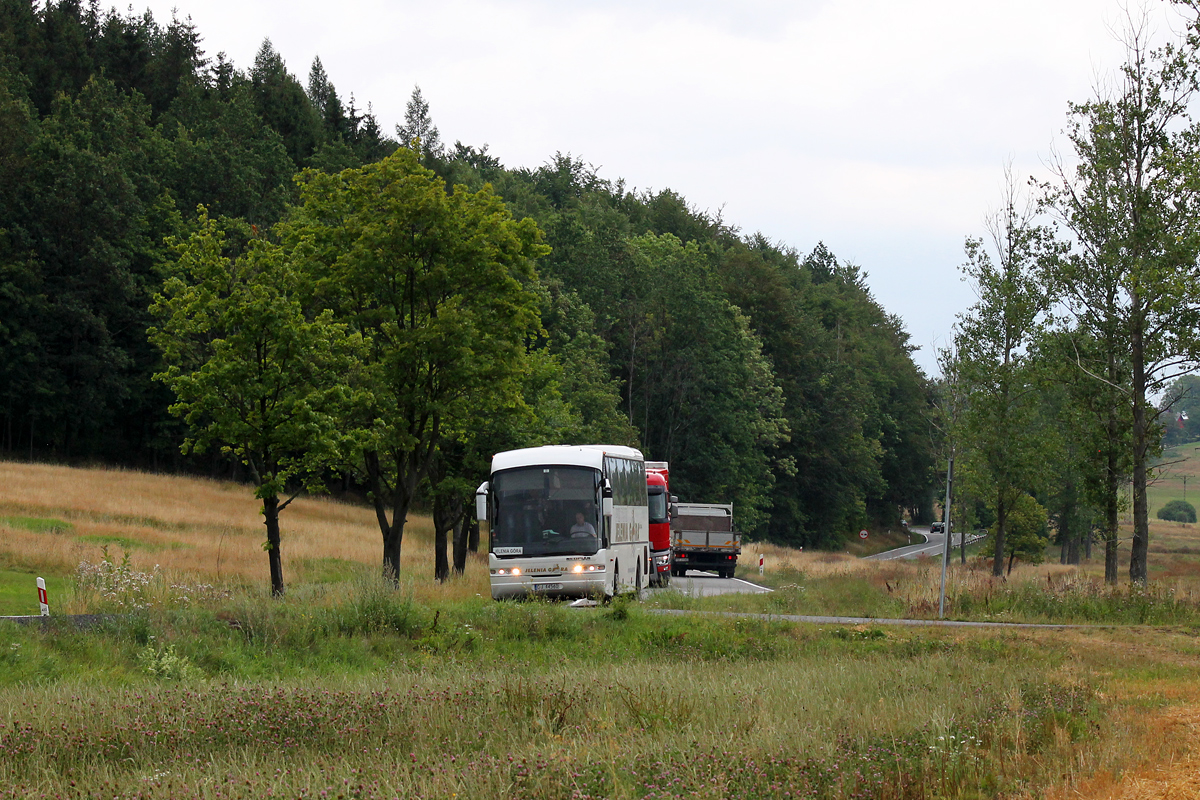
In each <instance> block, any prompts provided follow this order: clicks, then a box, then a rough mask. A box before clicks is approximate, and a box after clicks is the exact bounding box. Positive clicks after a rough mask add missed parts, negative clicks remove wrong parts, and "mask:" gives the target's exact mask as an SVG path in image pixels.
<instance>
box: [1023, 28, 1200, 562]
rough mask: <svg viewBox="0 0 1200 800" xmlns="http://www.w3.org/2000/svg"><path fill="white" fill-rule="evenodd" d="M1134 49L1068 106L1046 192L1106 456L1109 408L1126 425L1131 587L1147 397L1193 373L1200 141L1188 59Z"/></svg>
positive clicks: (1144, 519)
mask: <svg viewBox="0 0 1200 800" xmlns="http://www.w3.org/2000/svg"><path fill="white" fill-rule="evenodd" d="M1146 38H1147V32H1146V31H1145V30H1144V29H1141V28H1138V27H1134V28H1133V29H1132V30H1131V31H1130V32H1129V33H1128V35H1127V42H1126V46H1127V60H1126V63H1125V65H1124V66H1123V67H1122V69H1121V73H1120V81H1119V84H1118V86H1117V88H1116V90H1115V92H1114V93H1112V95H1111V96H1097V97H1096V98H1095V99H1093V100H1091V101H1089V102H1086V103H1083V104H1080V105H1073V106H1072V109H1071V116H1072V120H1071V127H1070V129H1069V136H1070V140H1071V143H1072V145H1073V147H1074V150H1075V156H1076V158H1075V162H1076V163H1075V166H1074V167H1073V168H1071V169H1068V168H1067V167H1066V166H1060V167H1059V169H1058V178H1059V179H1058V182H1057V184H1056V185H1055V186H1053V187H1047V191H1048V197H1047V201H1048V202H1049V203H1050V204H1052V205H1053V207H1054V208H1055V209H1056V210H1057V211H1058V213H1059V215H1060V216H1061V218H1062V220H1063V221H1064V223H1065V225H1066V226H1067V228H1068V229H1069V231H1070V232H1071V234H1072V235H1073V238H1074V244H1075V246H1076V250H1075V252H1074V254H1073V255H1072V257H1070V258H1064V259H1062V260H1061V261H1060V262H1059V265H1058V267H1057V269H1056V273H1055V279H1056V280H1055V283H1056V285H1057V286H1058V287H1059V290H1060V296H1061V298H1062V301H1063V302H1064V303H1065V304H1066V306H1067V307H1068V308H1069V309H1070V310H1071V312H1073V314H1074V316H1075V319H1076V321H1077V323H1078V325H1079V327H1080V328H1081V329H1082V330H1083V331H1084V332H1086V333H1087V334H1088V335H1089V336H1092V337H1094V338H1095V339H1096V340H1097V342H1099V344H1100V349H1101V354H1102V357H1103V358H1104V362H1103V368H1101V369H1096V368H1094V365H1089V364H1087V363H1086V362H1085V361H1084V360H1083V359H1082V358H1080V359H1079V360H1078V361H1077V363H1078V366H1079V367H1080V370H1081V373H1083V374H1086V375H1087V376H1088V377H1089V378H1090V379H1091V380H1094V381H1096V382H1098V383H1099V384H1101V385H1102V386H1103V387H1104V389H1103V391H1105V392H1106V393H1107V394H1108V396H1109V397H1110V399H1111V400H1112V411H1111V412H1110V416H1109V421H1110V430H1111V431H1112V433H1111V434H1110V439H1109V442H1110V446H1111V444H1112V443H1115V442H1116V441H1117V439H1118V433H1117V431H1116V425H1117V423H1118V419H1119V412H1118V404H1124V405H1127V407H1128V408H1129V409H1130V414H1131V417H1132V428H1131V430H1132V441H1131V448H1132V458H1131V461H1132V472H1133V523H1134V524H1133V528H1134V530H1133V544H1132V549H1131V553H1130V563H1129V577H1130V580H1131V581H1133V582H1136V583H1145V582H1146V579H1147V554H1148V548H1149V522H1148V514H1147V510H1148V506H1147V502H1146V482H1147V462H1148V459H1149V458H1150V456H1151V455H1152V454H1153V451H1154V448H1155V447H1156V445H1157V443H1158V441H1159V432H1158V430H1157V424H1156V422H1157V416H1158V413H1159V410H1158V409H1156V408H1155V407H1154V406H1153V405H1152V404H1151V403H1150V397H1151V396H1152V395H1153V394H1154V393H1156V392H1157V391H1159V390H1161V389H1163V388H1165V387H1166V385H1167V384H1168V383H1169V382H1170V381H1172V380H1174V379H1175V378H1176V377H1178V376H1179V375H1180V374H1182V373H1186V372H1188V371H1190V370H1192V369H1193V368H1194V367H1195V366H1196V365H1197V364H1198V363H1200V339H1198V336H1197V331H1198V330H1200V216H1198V214H1200V181H1197V180H1196V172H1195V164H1196V163H1198V160H1200V151H1198V149H1197V147H1198V144H1197V143H1198V142H1200V132H1198V130H1197V127H1196V125H1195V124H1194V123H1193V121H1192V120H1191V118H1190V116H1189V113H1188V103H1189V101H1190V99H1191V98H1192V97H1193V95H1194V92H1195V88H1196V69H1195V63H1194V58H1193V52H1192V49H1191V48H1183V47H1178V46H1175V45H1167V46H1165V47H1164V48H1162V49H1161V50H1157V51H1151V50H1150V49H1149V48H1148V45H1147V43H1146ZM1193 44H1194V43H1193ZM1110 458H1111V459H1112V463H1115V457H1113V456H1110ZM1115 470H1116V468H1115V466H1114V467H1112V468H1111V469H1110V473H1111V474H1114V475H1115ZM1111 509H1112V505H1111V504H1110V506H1109V519H1110V522H1109V525H1110V529H1111V526H1112V513H1111ZM1109 535H1110V537H1111V536H1112V533H1111V530H1110V534H1109ZM1110 541H1111V538H1110Z"/></svg>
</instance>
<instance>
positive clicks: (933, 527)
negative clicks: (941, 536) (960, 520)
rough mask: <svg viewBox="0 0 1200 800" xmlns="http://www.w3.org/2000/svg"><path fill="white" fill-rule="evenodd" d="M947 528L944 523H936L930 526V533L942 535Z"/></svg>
mask: <svg viewBox="0 0 1200 800" xmlns="http://www.w3.org/2000/svg"><path fill="white" fill-rule="evenodd" d="M945 527H946V523H944V522H935V523H933V524H932V525H930V526H929V532H930V533H941V532H942V530H943V529H944V528H945Z"/></svg>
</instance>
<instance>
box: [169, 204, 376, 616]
mask: <svg viewBox="0 0 1200 800" xmlns="http://www.w3.org/2000/svg"><path fill="white" fill-rule="evenodd" d="M248 233H249V231H247V230H237V231H236V235H237V236H236V238H237V239H239V240H240V239H243V238H244V237H245V236H246V235H247V234H248ZM230 238H232V237H229V236H228V235H227V233H226V231H225V230H222V228H221V227H220V226H218V225H217V223H216V222H215V221H213V220H211V219H209V218H208V216H207V214H204V213H202V214H201V217H200V221H199V230H198V231H196V233H194V234H193V235H192V236H191V237H189V238H188V239H187V240H186V241H182V242H176V245H175V246H176V249H177V251H178V255H179V261H178V265H177V268H176V270H175V274H174V275H173V276H172V277H170V278H168V279H167V281H166V283H165V284H164V286H163V290H162V293H161V294H159V295H157V296H156V297H155V299H154V305H153V307H152V309H151V310H152V313H153V314H154V315H155V317H157V319H158V324H157V325H156V326H154V327H152V328H151V329H150V340H151V341H152V342H153V343H154V345H155V346H156V347H158V348H159V350H160V351H161V352H162V357H163V362H164V364H165V368H164V369H163V371H162V372H159V373H157V374H156V375H155V378H156V379H157V380H160V381H162V382H163V383H165V384H166V385H167V386H169V387H170V389H171V391H172V392H174V393H175V396H176V397H177V402H176V403H175V404H173V405H172V406H171V413H173V414H176V415H177V416H179V417H182V418H183V420H184V421H185V422H186V423H187V426H188V429H189V431H190V435H189V437H188V439H187V440H186V441H185V443H184V445H183V448H184V451H185V452H188V451H192V450H195V451H203V450H205V449H207V448H210V447H217V448H220V449H221V450H222V451H223V452H226V453H228V454H230V455H232V456H233V457H235V458H237V459H238V460H239V461H241V462H242V463H243V464H245V465H246V466H247V467H248V468H249V470H250V474H251V476H252V478H253V481H254V485H255V496H256V497H258V498H260V499H261V500H262V504H263V506H262V513H263V521H264V524H265V526H266V529H267V539H266V543H265V544H264V546H263V547H264V549H265V550H266V551H267V555H268V561H269V564H270V570H271V591H272V593H273V594H275V595H280V594H282V593H283V590H284V582H283V562H282V559H281V557H280V529H279V512H280V511H282V510H283V509H284V508H286V507H287V505H288V504H289V503H291V502H292V500H293V499H294V498H295V497H296V494H292V496H291V497H289V498H288V499H287V500H283V501H282V502H280V497H281V495H284V494H285V493H286V492H287V491H288V490H289V489H295V490H297V491H298V490H299V489H301V488H307V489H319V488H320V487H321V476H322V474H323V472H324V471H325V469H326V468H327V467H328V466H329V465H330V464H333V463H336V462H337V461H338V460H339V459H340V458H341V457H342V455H341V452H342V451H341V450H340V447H341V445H342V437H341V436H340V434H339V428H338V421H339V417H338V415H337V413H336V412H337V410H338V408H339V405H340V404H343V403H345V402H346V400H347V392H346V389H345V380H346V374H347V370H348V369H349V367H350V365H351V364H352V363H353V356H354V355H355V349H356V344H357V342H356V338H355V337H353V336H347V335H346V328H345V325H343V324H340V323H336V322H334V321H333V314H332V312H330V311H324V312H321V313H320V314H318V315H317V316H315V317H312V318H310V317H307V316H306V315H305V313H304V309H303V307H302V305H301V302H300V297H299V292H298V286H299V283H298V275H297V273H296V271H295V269H294V268H293V266H292V265H291V264H290V263H289V262H288V261H287V259H286V258H285V257H284V254H283V252H282V250H281V249H280V248H279V247H277V246H275V245H272V244H270V243H268V242H267V241H265V240H263V239H261V238H251V239H249V241H247V242H245V244H244V245H242V246H234V244H233V243H231V241H230ZM239 244H240V243H239Z"/></svg>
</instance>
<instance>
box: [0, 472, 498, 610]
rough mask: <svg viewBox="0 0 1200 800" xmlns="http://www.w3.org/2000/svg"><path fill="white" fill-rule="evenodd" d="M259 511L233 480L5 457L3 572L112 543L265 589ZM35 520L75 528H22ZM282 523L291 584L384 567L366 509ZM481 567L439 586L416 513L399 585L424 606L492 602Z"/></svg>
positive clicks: (138, 556) (142, 563) (333, 507)
mask: <svg viewBox="0 0 1200 800" xmlns="http://www.w3.org/2000/svg"><path fill="white" fill-rule="evenodd" d="M259 508H260V503H259V501H258V500H257V499H255V497H254V495H253V492H252V490H251V489H250V488H249V487H247V486H244V485H238V484H234V483H230V482H227V481H215V480H207V479H203V478H183V477H177V476H168V475H155V474H150V473H145V472H135V471H130V470H121V469H103V468H91V469H80V468H75V467H65V466H54V465H47V464H26V463H19V462H11V461H0V541H2V543H0V566H3V567H7V568H9V569H18V570H26V571H28V570H41V571H45V572H48V573H52V574H59V575H63V574H68V573H70V572H71V571H72V570H74V569H75V567H76V566H77V565H78V564H79V563H80V562H81V561H90V562H93V563H94V562H97V561H99V560H100V559H101V558H102V553H103V548H105V547H107V548H108V553H109V555H110V557H120V555H121V554H122V553H128V555H129V559H130V563H131V565H132V566H133V567H134V568H135V569H138V570H141V571H145V572H149V571H151V570H153V568H154V567H155V566H158V567H159V569H160V570H161V571H162V572H163V573H164V574H165V575H167V576H169V577H178V578H181V579H189V580H204V581H207V582H211V583H215V584H217V585H221V586H266V585H267V583H268V570H267V556H266V554H265V553H264V552H263V549H262V544H263V542H264V540H265V539H266V532H265V529H264V527H263V523H262V515H261V513H260V511H259ZM29 519H34V520H51V521H53V520H57V521H61V522H63V523H66V525H64V526H61V527H51V526H48V525H41V526H31V525H29V524H28V523H25V524H23V523H24V521H25V520H29ZM280 524H281V528H282V537H283V538H282V545H281V556H282V559H283V570H284V580H285V581H286V582H288V583H296V582H299V583H306V582H318V583H319V582H321V581H322V580H324V579H325V578H326V577H327V576H330V575H331V574H332V575H337V576H341V577H345V573H347V572H350V573H353V572H355V571H358V570H361V571H363V572H364V573H365V572H369V571H371V570H374V569H376V568H377V566H378V565H379V563H380V561H381V557H382V545H381V541H380V534H379V528H378V525H377V523H376V521H375V514H374V511H373V510H372V509H370V508H367V507H365V506H359V505H351V504H348V503H342V502H338V501H336V500H332V499H329V498H322V497H301V498H297V500H296V501H295V502H294V503H292V504H291V505H290V506H288V507H287V508H286V509H284V511H283V513H282V514H281V515H280ZM34 527H39V528H40V529H31V528H34ZM47 527H49V528H50V529H49V530H47V529H46V528H47ZM474 559H475V560H474V562H473V563H472V564H471V565H470V566H469V567H468V570H467V574H466V576H465V577H464V579H462V580H458V581H453V582H451V583H450V584H447V585H445V586H441V585H438V584H436V583H435V582H434V581H433V577H432V576H433V528H432V524H431V523H430V521H429V519H428V518H427V517H423V516H419V515H414V516H412V517H410V519H409V523H408V525H407V526H406V528H405V534H404V546H403V555H402V573H403V575H402V579H403V581H404V583H405V585H406V587H407V588H408V589H409V590H410V591H412V592H413V593H414V596H415V597H417V598H418V599H423V598H427V599H433V598H434V597H447V598H457V597H462V596H473V595H474V594H475V593H484V594H486V593H487V591H488V582H487V574H486V570H485V569H483V568H480V566H479V557H478V556H474ZM471 567H473V568H471Z"/></svg>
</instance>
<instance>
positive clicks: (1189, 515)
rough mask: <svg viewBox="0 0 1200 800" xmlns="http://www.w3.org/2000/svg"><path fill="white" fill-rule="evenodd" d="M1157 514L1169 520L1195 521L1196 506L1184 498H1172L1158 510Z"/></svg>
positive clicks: (1160, 517)
mask: <svg viewBox="0 0 1200 800" xmlns="http://www.w3.org/2000/svg"><path fill="white" fill-rule="evenodd" d="M1157 516H1158V518H1159V519H1165V520H1170V521H1171V522H1195V521H1196V507H1195V506H1193V505H1192V504H1191V503H1189V502H1188V501H1186V500H1172V501H1171V502H1169V503H1167V504H1166V505H1165V506H1163V507H1162V508H1160V509H1159V510H1158V515H1157Z"/></svg>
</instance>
